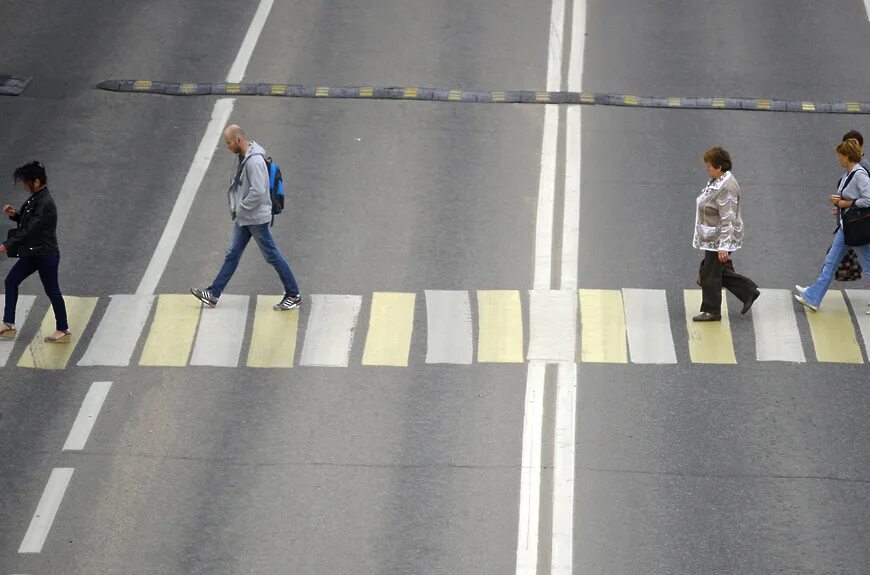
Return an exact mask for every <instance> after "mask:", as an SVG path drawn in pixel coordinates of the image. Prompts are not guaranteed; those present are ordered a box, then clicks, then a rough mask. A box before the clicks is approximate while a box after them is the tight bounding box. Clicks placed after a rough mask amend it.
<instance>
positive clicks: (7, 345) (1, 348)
mask: <svg viewBox="0 0 870 575" xmlns="http://www.w3.org/2000/svg"><path fill="white" fill-rule="evenodd" d="M3 295H5V294H0V298H2V297H3ZM35 301H36V296H33V295H19V296H18V307H17V309H16V310H15V327H16V328H18V330H19V333H21V331H20V330H21V328H22V327H23V326H24V322H25V321H27V316H28V315H29V314H30V309H31V308H32V307H33V302H35ZM14 347H15V340H14V339H13V340H5V339H0V367H2V366H5V365H6V362H7V361H9V356H10V355H11V354H12V348H14Z"/></svg>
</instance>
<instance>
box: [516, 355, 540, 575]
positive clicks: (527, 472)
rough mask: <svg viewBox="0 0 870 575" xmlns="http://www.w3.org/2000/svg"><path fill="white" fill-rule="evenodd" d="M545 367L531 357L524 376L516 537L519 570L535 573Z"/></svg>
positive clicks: (536, 564) (536, 566) (520, 571)
mask: <svg viewBox="0 0 870 575" xmlns="http://www.w3.org/2000/svg"><path fill="white" fill-rule="evenodd" d="M545 367H546V366H545V364H544V362H542V361H530V362H529V368H528V375H527V376H526V399H525V412H524V413H523V460H522V469H521V470H520V523H519V525H520V531H519V539H518V541H517V573H518V574H519V573H524V574H530V573H536V572H537V570H538V540H539V534H538V531H539V524H540V519H539V517H540V504H541V442H542V441H543V439H542V432H543V429H542V428H543V418H544V373H545Z"/></svg>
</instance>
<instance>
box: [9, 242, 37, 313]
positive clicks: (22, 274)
mask: <svg viewBox="0 0 870 575" xmlns="http://www.w3.org/2000/svg"><path fill="white" fill-rule="evenodd" d="M35 271H36V262H34V261H33V257H30V256H25V257H23V258H19V259H18V261H17V262H15V265H14V266H12V269H10V270H9V273H8V274H7V275H6V282H5V284H6V308H5V309H4V310H3V323H8V324H10V325H14V324H15V307H16V306H17V305H18V286H19V285H21V282H23V281H24V280H25V279H27V278H28V276H30V275H32V274H33V272H35Z"/></svg>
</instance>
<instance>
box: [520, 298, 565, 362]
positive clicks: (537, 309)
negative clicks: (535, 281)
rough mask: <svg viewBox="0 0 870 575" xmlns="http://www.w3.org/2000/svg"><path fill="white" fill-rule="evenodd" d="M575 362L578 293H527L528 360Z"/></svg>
mask: <svg viewBox="0 0 870 575" xmlns="http://www.w3.org/2000/svg"><path fill="white" fill-rule="evenodd" d="M576 358H577V292H576V291H575V290H532V291H530V292H529V351H528V359H538V360H544V361H547V362H551V363H553V362H559V361H574V360H575V359H576Z"/></svg>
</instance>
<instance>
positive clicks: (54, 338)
mask: <svg viewBox="0 0 870 575" xmlns="http://www.w3.org/2000/svg"><path fill="white" fill-rule="evenodd" d="M12 178H13V180H14V181H15V183H18V182H21V184H22V185H23V186H24V189H25V190H27V192H28V193H29V194H30V197H29V198H27V200H26V201H25V202H24V205H22V206H21V209H20V210H18V211H16V210H15V208H13V207H12V206H10V205H9V204H7V205H5V206H3V212H4V213H5V214H6V215H7V216H9V219H10V220H12V221H13V222H16V223H17V224H18V229H17V233H16V234H15V235H14V236H10V237H9V239H7V240H6V241H5V242H3V243H2V244H0V254H5V253H10V252H11V253H13V254H14V253H17V254H18V261H17V262H15V265H14V266H12V269H10V270H9V274H8V275H7V276H6V307H5V309H4V311H3V325H2V326H0V338H3V339H14V338H15V334H16V332H17V330H16V327H15V308H16V306H17V304H18V286H20V285H21V282H23V281H24V280H25V279H27V278H28V277H29V276H31V275H33V273H34V272H38V273H39V279H40V280H41V281H42V287H43V289H44V290H45V295H47V296H48V299H49V300H50V301H51V307H52V309H53V310H54V319H55V328H56V329H55V332H54V333H53V334H51V335H50V336H47V337H46V338H45V341H47V342H48V343H68V342H69V341H70V339H71V338H72V332H71V331H70V330H69V325H68V324H67V316H66V303H65V302H64V300H63V294H62V293H61V291H60V284H59V283H58V268H59V266H60V249H59V248H58V245H57V206H56V205H55V203H54V199H52V197H51V194H50V193H49V192H48V187H47V186H46V184H47V183H48V176H47V175H46V173H45V167H44V166H43V165H42V164H41V163H39V162H30V163H29V164H25V165H23V166H21V167H20V168H18V169H16V170H15V172H14V173H13V174H12Z"/></svg>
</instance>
